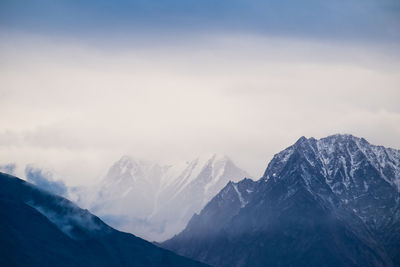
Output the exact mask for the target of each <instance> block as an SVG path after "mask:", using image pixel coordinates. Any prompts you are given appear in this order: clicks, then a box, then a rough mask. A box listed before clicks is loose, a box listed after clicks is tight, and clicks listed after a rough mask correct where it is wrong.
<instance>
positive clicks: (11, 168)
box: [0, 163, 17, 175]
mask: <svg viewBox="0 0 400 267" xmlns="http://www.w3.org/2000/svg"><path fill="white" fill-rule="evenodd" d="M16 167H17V165H16V164H15V163H8V164H4V165H1V164H0V171H1V172H4V173H7V174H10V175H15V169H16Z"/></svg>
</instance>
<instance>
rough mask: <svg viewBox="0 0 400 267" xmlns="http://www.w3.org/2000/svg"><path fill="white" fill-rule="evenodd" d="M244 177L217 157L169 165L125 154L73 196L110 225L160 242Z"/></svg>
mask: <svg viewBox="0 0 400 267" xmlns="http://www.w3.org/2000/svg"><path fill="white" fill-rule="evenodd" d="M246 176H247V173H246V172H245V171H243V170H241V169H240V168H238V167H237V166H236V165H235V164H234V163H233V162H232V161H231V160H230V159H229V158H228V157H226V156H221V155H212V156H207V157H202V158H197V159H195V160H192V161H189V162H182V163H178V164H175V165H169V166H168V165H161V164H157V163H152V162H146V161H141V160H137V159H134V158H132V157H129V156H123V157H122V158H121V159H120V160H119V161H117V162H116V163H115V164H114V165H113V166H112V167H111V168H110V170H109V171H108V173H107V175H106V176H105V177H104V179H103V180H102V181H101V182H100V183H99V184H98V185H97V186H94V187H90V188H84V189H83V190H82V189H81V190H80V191H76V192H74V193H73V194H72V195H75V200H76V202H77V203H79V205H80V206H83V207H85V208H88V209H89V210H90V211H92V212H93V213H95V214H96V215H98V216H100V218H102V219H104V220H105V221H106V222H107V223H109V224H110V225H111V226H113V227H115V228H117V229H119V230H122V231H127V232H130V233H134V234H135V235H138V236H140V237H142V238H145V239H147V240H150V241H153V240H156V241H164V240H166V239H167V238H171V237H172V236H173V235H174V234H177V233H179V232H180V231H182V230H183V229H184V228H185V226H186V224H187V223H188V221H189V220H190V218H191V217H192V216H193V214H195V213H199V212H200V211H201V209H202V208H203V207H204V206H205V205H206V204H207V203H208V202H209V201H210V200H211V199H212V198H213V197H214V196H215V195H216V194H217V193H218V192H219V191H220V190H221V189H222V188H223V187H224V186H225V185H226V184H227V183H228V182H229V180H233V181H239V180H240V179H243V177H246ZM72 199H74V197H72Z"/></svg>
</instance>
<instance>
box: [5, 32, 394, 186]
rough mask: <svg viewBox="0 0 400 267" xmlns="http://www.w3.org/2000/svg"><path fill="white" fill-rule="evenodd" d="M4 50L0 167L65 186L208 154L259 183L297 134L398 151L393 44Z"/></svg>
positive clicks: (254, 39)
mask: <svg viewBox="0 0 400 267" xmlns="http://www.w3.org/2000/svg"><path fill="white" fill-rule="evenodd" d="M27 44H29V45H27ZM1 45H2V48H3V49H1V51H2V52H1V53H0V57H1V59H2V60H1V62H2V64H0V80H1V81H2V88H1V89H0V94H1V95H2V97H1V98H0V112H1V114H3V116H1V117H0V159H1V160H2V162H16V163H17V164H18V166H25V165H26V164H28V163H32V162H33V163H36V164H38V165H39V166H46V167H49V168H51V169H52V170H57V172H58V173H57V175H55V177H57V178H59V179H62V180H64V181H66V183H67V184H69V183H72V184H75V185H77V184H82V183H87V182H88V181H94V180H95V179H98V178H101V177H102V176H103V175H104V174H105V173H106V171H107V169H108V168H109V166H111V165H112V163H113V162H114V161H115V160H117V159H118V158H120V157H121V155H124V154H131V155H134V156H135V157H138V158H143V159H145V160H155V161H159V162H162V163H166V164H171V163H174V162H176V161H186V160H191V159H193V158H196V157H197V156H199V155H201V154H204V153H214V152H216V153H221V154H227V155H229V156H231V157H232V158H233V160H234V161H235V162H237V163H238V165H239V166H240V167H242V168H244V169H245V170H247V171H248V172H249V173H250V174H251V175H252V176H254V177H259V176H260V175H261V174H262V173H263V172H264V170H265V168H266V166H267V163H268V160H269V159H270V158H271V157H272V156H273V154H274V153H277V152H279V151H280V150H282V149H284V148H285V147H287V146H289V145H291V144H292V143H293V142H295V141H296V140H297V139H298V138H299V137H300V136H303V135H306V136H308V137H310V136H314V137H323V136H326V135H329V134H333V133H338V132H344V133H353V134H355V135H358V136H360V137H364V138H366V139H367V140H369V141H370V142H372V143H376V144H381V145H385V146H391V147H394V148H399V147H400V143H399V142H400V141H399V139H398V138H397V136H399V134H400V133H399V128H398V126H397V125H400V117H399V114H400V106H399V105H398V99H399V98H400V95H399V90H398V85H399V84H400V75H399V73H400V66H399V64H398V62H400V61H399V60H398V59H399V55H398V51H397V50H396V49H393V48H391V47H390V46H369V45H361V44H353V45H349V44H342V43H329V44H327V43H325V42H318V41H310V40H298V39H285V38H277V39H275V38H264V37H262V36H258V35H257V36H254V35H220V36H209V35H207V36H203V37H199V39H192V40H182V41H174V42H166V43H160V44H152V45H149V46H146V47H144V46H142V45H137V46H134V45H133V46H130V47H126V46H124V45H122V46H116V47H109V48H104V47H103V48H99V47H92V46H85V45H82V43H80V42H61V41H60V42H58V41H57V42H53V41H51V40H48V39H46V38H44V39H41V38H39V37H35V38H32V39H30V38H28V37H25V38H22V37H21V39H18V40H17V41H16V42H15V43H8V44H7V42H5V43H3V44H1ZM376 129H379V130H376Z"/></svg>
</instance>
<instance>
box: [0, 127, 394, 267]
mask: <svg viewBox="0 0 400 267" xmlns="http://www.w3.org/2000/svg"><path fill="white" fill-rule="evenodd" d="M39 174H40V173H39V171H38V170H37V169H32V170H31V172H29V175H30V179H31V180H32V181H35V182H37V183H38V182H43V180H41V178H38V177H36V176H40V175H39ZM35 175H36V176H35ZM40 177H41V176H40ZM231 177H238V178H234V179H231ZM239 177H246V173H245V172H244V171H242V170H240V169H239V168H238V167H236V166H235V164H234V163H233V162H232V161H231V160H230V159H229V158H227V157H226V156H218V155H213V156H211V157H207V158H199V159H196V160H194V161H191V162H187V163H185V164H182V165H174V166H162V165H159V164H156V163H149V162H144V161H140V160H134V159H133V158H131V157H128V156H124V157H122V158H121V159H120V160H119V161H117V162H116V163H115V164H114V165H113V166H112V167H111V168H110V170H109V172H108V173H107V175H106V176H105V178H104V179H103V180H102V182H101V183H100V184H99V185H98V186H97V187H91V188H69V189H68V190H69V192H68V193H69V194H70V196H73V197H75V198H76V200H77V202H78V203H79V202H80V203H86V205H90V206H91V210H92V211H95V214H99V215H100V216H101V217H102V218H105V219H106V220H108V221H110V222H113V223H114V224H116V225H117V224H118V225H119V228H121V229H124V228H126V229H128V230H129V231H132V232H134V231H137V232H139V233H140V234H142V235H143V236H144V235H147V236H148V238H149V239H151V238H155V239H157V238H159V239H160V240H162V239H165V238H168V236H171V235H173V234H174V232H175V233H178V232H179V231H180V230H181V229H183V231H181V232H180V233H178V234H176V235H175V236H173V237H172V238H170V239H168V240H167V241H164V242H162V243H158V245H159V246H161V247H163V248H166V249H169V250H172V251H173V252H175V253H177V254H180V255H181V256H184V257H187V258H191V259H194V260H198V261H200V262H203V263H205V264H209V265H212V266H399V265H400V257H399V255H400V150H396V149H392V148H385V147H382V146H375V145H372V144H370V143H369V142H368V141H366V140H365V139H363V138H358V137H355V136H352V135H332V136H328V137H326V138H322V139H319V140H317V139H314V138H305V137H301V138H300V139H299V140H298V141H297V142H296V143H295V144H293V145H292V146H290V147H288V148H287V149H285V150H283V151H281V152H279V153H278V154H276V155H275V156H274V158H273V159H272V160H271V162H270V163H269V164H268V167H267V169H266V171H265V173H264V175H263V176H262V177H261V178H260V179H259V180H257V181H254V180H252V179H248V178H244V179H241V178H239ZM53 182H54V181H53ZM38 184H40V183H38ZM44 184H45V185H46V186H47V187H45V189H39V188H37V187H35V186H33V185H31V184H29V183H26V182H24V181H22V180H20V179H17V178H15V177H12V176H9V175H6V174H2V173H1V174H0V204H1V206H2V208H1V209H0V212H1V216H2V221H1V222H0V234H1V236H0V237H1V238H0V248H2V250H1V251H2V252H1V255H3V254H4V255H3V256H4V257H3V256H2V257H0V259H1V260H2V261H0V264H2V265H5V266H8V265H10V264H14V265H16V266H39V265H43V264H44V265H48V264H53V265H54V264H55V265H57V266H70V265H77V266H83V265H87V264H89V265H90V264H92V265H93V264H95V265H96V266H110V265H120V266H128V265H131V264H134V265H135V266H136V265H137V266H201V265H200V263H198V262H194V261H190V260H188V259H186V258H183V257H178V256H177V255H175V254H173V253H169V252H167V251H165V250H162V249H160V248H157V247H155V246H154V245H153V244H151V243H148V242H146V241H144V240H142V239H140V238H137V237H135V236H132V235H130V234H126V233H122V232H119V231H116V230H115V229H113V228H111V227H109V226H108V225H106V224H105V223H103V222H102V221H101V220H100V219H99V218H98V217H96V216H94V215H92V214H91V213H89V212H88V211H87V210H82V209H80V208H78V207H77V206H76V205H75V204H73V203H72V202H70V201H68V200H66V199H64V198H62V197H59V196H55V195H53V194H51V193H48V191H51V190H53V187H51V186H50V187H49V185H48V184H46V183H44ZM42 185H43V184H42ZM51 185H52V186H55V185H60V183H55V184H54V183H52V184H51ZM219 188H222V190H220V189H219ZM57 189H59V188H58V187H57ZM214 195H215V196H214ZM193 214H194V215H193ZM192 215H193V216H192ZM190 217H191V218H190ZM189 218H190V220H189ZM185 220H189V222H188V223H187V225H185V224H186V222H187V221H186V222H185ZM28 226H29V227H28ZM21 253H22V255H23V257H20V255H21ZM58 261H60V262H62V263H60V264H57V262H58ZM32 264H33V265H32Z"/></svg>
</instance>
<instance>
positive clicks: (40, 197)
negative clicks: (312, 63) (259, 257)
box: [0, 173, 206, 267]
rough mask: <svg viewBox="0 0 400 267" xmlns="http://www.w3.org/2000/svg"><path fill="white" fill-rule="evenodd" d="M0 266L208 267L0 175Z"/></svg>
mask: <svg viewBox="0 0 400 267" xmlns="http://www.w3.org/2000/svg"><path fill="white" fill-rule="evenodd" d="M0 218H1V219H0V266H29V267H36V266H38V267H39V266H61V267H62V266H182V267H186V266H199V267H200V266H206V265H205V264H202V263H199V262H196V261H193V260H190V259H187V258H184V257H181V256H178V255H176V254H174V253H172V252H169V251H167V250H165V249H161V248H159V247H157V246H155V245H153V244H151V243H149V242H147V241H145V240H143V239H140V238H138V237H136V236H134V235H132V234H128V233H123V232H120V231H117V230H115V229H113V228H111V227H110V226H108V225H107V224H105V223H104V222H103V221H101V220H100V219H99V218H98V217H96V216H94V215H92V214H91V213H90V212H88V211H87V210H83V209H80V208H79V207H78V206H76V205H75V204H73V203H72V202H70V201H69V200H67V199H65V198H62V197H60V196H57V195H54V194H51V193H49V192H47V191H44V190H42V189H39V188H38V187H36V186H34V185H33V184H31V183H28V182H25V181H23V180H21V179H18V178H16V177H14V176H11V175H8V174H4V173H0Z"/></svg>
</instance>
